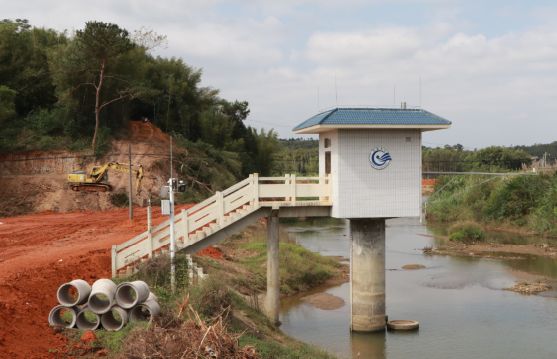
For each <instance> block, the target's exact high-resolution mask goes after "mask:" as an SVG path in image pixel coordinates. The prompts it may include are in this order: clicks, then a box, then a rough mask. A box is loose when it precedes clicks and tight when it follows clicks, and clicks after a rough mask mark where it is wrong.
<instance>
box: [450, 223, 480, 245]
mask: <svg viewBox="0 0 557 359" xmlns="http://www.w3.org/2000/svg"><path fill="white" fill-rule="evenodd" d="M484 237H485V234H484V231H483V229H482V227H481V226H480V225H479V224H477V223H474V222H459V223H456V224H454V225H452V226H451V228H449V239H450V240H451V241H457V242H462V243H474V242H480V241H483V239H484Z"/></svg>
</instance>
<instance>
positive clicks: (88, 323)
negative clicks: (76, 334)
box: [75, 307, 101, 330]
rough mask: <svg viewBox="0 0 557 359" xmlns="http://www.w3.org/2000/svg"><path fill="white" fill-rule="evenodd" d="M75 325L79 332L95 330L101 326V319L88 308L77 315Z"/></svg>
mask: <svg viewBox="0 0 557 359" xmlns="http://www.w3.org/2000/svg"><path fill="white" fill-rule="evenodd" d="M75 324H76V326H77V328H78V329H81V330H95V329H97V328H98V327H99V326H100V325H101V317H100V316H99V315H98V314H97V313H95V312H93V311H92V310H91V309H89V308H88V307H85V308H83V309H81V310H80V311H79V313H77V318H76V320H75Z"/></svg>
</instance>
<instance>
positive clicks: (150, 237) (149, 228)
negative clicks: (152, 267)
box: [147, 197, 153, 258]
mask: <svg viewBox="0 0 557 359" xmlns="http://www.w3.org/2000/svg"><path fill="white" fill-rule="evenodd" d="M147 204H148V206H147V232H148V235H147V236H148V238H147V240H148V241H149V258H152V257H153V233H151V232H152V230H153V224H152V220H151V217H152V211H151V197H149V198H148V199H147Z"/></svg>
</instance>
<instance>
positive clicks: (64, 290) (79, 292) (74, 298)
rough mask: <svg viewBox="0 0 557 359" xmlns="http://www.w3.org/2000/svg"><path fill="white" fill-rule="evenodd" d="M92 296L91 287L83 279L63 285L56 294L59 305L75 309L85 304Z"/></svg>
mask: <svg viewBox="0 0 557 359" xmlns="http://www.w3.org/2000/svg"><path fill="white" fill-rule="evenodd" d="M89 294H91V286H90V285H89V283H87V282H86V281H84V280H83V279H74V280H72V281H71V282H68V283H64V284H62V285H61V286H60V287H59V288H58V291H57V292H56V297H57V298H58V303H60V304H62V305H64V306H66V307H73V306H76V305H80V304H84V303H85V302H87V300H88V299H89Z"/></svg>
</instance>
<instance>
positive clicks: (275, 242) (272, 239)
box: [265, 210, 280, 324]
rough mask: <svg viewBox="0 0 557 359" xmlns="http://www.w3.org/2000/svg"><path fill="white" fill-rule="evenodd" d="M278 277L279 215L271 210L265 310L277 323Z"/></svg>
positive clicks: (268, 228) (268, 225)
mask: <svg viewBox="0 0 557 359" xmlns="http://www.w3.org/2000/svg"><path fill="white" fill-rule="evenodd" d="M279 307H280V278H279V217H278V211H276V210H273V211H271V214H270V215H269V217H268V218H267V295H266V296H265V312H266V314H267V316H268V317H269V319H270V320H271V322H273V323H274V324H278V323H279V309H280V308H279Z"/></svg>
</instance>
